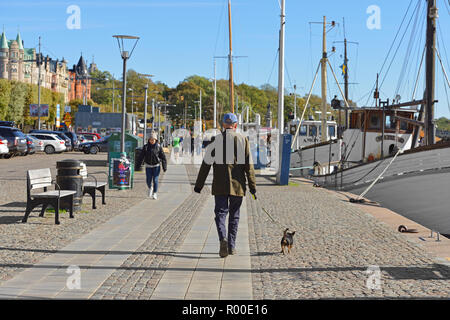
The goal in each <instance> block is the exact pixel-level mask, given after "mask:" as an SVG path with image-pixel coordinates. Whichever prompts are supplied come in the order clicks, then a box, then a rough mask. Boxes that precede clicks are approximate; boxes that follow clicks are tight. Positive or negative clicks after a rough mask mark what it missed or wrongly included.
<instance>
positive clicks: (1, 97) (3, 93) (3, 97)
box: [0, 79, 11, 120]
mask: <svg viewBox="0 0 450 320" xmlns="http://www.w3.org/2000/svg"><path fill="white" fill-rule="evenodd" d="M10 98H11V82H10V81H8V80H6V79H0V119H2V120H3V119H5V118H6V115H7V113H8V106H9V101H10Z"/></svg>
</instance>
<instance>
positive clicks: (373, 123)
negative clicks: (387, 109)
mask: <svg viewBox="0 0 450 320" xmlns="http://www.w3.org/2000/svg"><path fill="white" fill-rule="evenodd" d="M369 117H370V118H369V119H370V121H369V129H380V115H379V114H376V113H372V114H370V115H369Z"/></svg>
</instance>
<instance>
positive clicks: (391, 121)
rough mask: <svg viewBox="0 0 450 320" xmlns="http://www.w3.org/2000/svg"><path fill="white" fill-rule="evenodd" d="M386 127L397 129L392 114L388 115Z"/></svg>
mask: <svg viewBox="0 0 450 320" xmlns="http://www.w3.org/2000/svg"><path fill="white" fill-rule="evenodd" d="M384 128H385V129H395V118H394V117H392V116H390V115H386V121H385V124H384Z"/></svg>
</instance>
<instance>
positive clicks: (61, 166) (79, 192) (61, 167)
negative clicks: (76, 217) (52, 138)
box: [56, 160, 83, 211]
mask: <svg viewBox="0 0 450 320" xmlns="http://www.w3.org/2000/svg"><path fill="white" fill-rule="evenodd" d="M81 169H82V167H81V162H80V161H78V160H63V161H58V162H56V170H57V173H56V183H57V184H58V185H59V187H60V188H61V190H73V191H76V193H75V194H74V196H73V210H74V211H80V210H81V204H82V200H83V177H82V176H81V174H80V170H81ZM60 208H61V209H66V210H69V208H70V200H69V199H68V197H64V198H62V199H61V202H60Z"/></svg>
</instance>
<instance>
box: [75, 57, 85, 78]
mask: <svg viewBox="0 0 450 320" xmlns="http://www.w3.org/2000/svg"><path fill="white" fill-rule="evenodd" d="M75 71H76V73H77V75H78V76H87V75H88V70H87V66H86V62H84V59H83V56H81V57H80V60H78V63H77V66H76V69H75Z"/></svg>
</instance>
